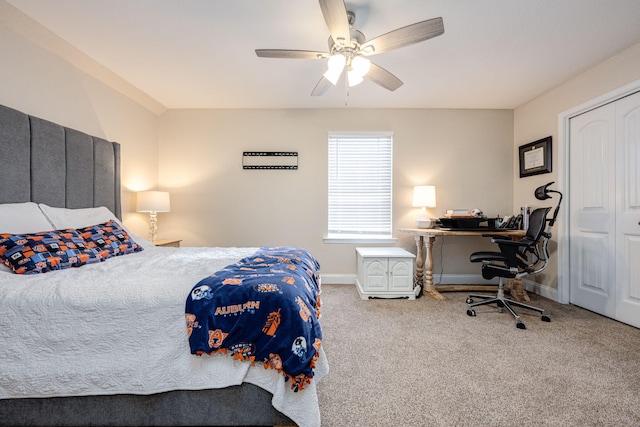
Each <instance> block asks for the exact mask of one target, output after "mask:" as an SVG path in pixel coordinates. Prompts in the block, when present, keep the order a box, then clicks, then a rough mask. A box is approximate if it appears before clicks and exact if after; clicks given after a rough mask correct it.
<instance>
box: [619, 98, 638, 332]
mask: <svg viewBox="0 0 640 427" xmlns="http://www.w3.org/2000/svg"><path fill="white" fill-rule="evenodd" d="M616 117H617V121H616V136H617V138H618V152H617V155H618V162H617V164H618V168H616V175H617V179H618V182H619V183H620V185H619V186H618V187H619V188H618V192H617V193H618V196H617V210H618V215H617V220H616V240H617V245H616V246H617V247H616V249H617V250H616V272H617V274H618V278H617V281H616V283H617V290H616V294H617V301H616V319H617V320H620V321H622V322H625V323H628V324H630V325H633V326H636V327H640V266H639V265H638V264H640V263H639V262H638V260H640V172H639V171H638V167H639V166H640V93H636V94H634V95H631V96H628V97H626V98H623V99H621V100H619V101H617V102H616Z"/></svg>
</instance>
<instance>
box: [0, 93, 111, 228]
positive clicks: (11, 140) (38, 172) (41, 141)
mask: <svg viewBox="0 0 640 427" xmlns="http://www.w3.org/2000/svg"><path fill="white" fill-rule="evenodd" d="M0 161H2V169H3V170H2V172H0V203H20V202H29V201H32V202H36V203H45V204H47V205H49V206H54V207H60V208H88V207H96V206H106V207H107V208H109V210H111V212H113V213H114V214H115V215H116V216H117V217H118V218H120V219H122V207H121V200H120V197H121V196H120V144H118V143H117V142H109V141H106V140H104V139H102V138H97V137H95V136H89V135H87V134H84V133H82V132H79V131H77V130H73V129H69V128H66V127H63V126H60V125H57V124H55V123H52V122H49V121H47V120H43V119H39V118H37V117H33V116H29V115H27V114H24V113H22V112H20V111H17V110H14V109H12V108H8V107H5V106H3V105H0Z"/></svg>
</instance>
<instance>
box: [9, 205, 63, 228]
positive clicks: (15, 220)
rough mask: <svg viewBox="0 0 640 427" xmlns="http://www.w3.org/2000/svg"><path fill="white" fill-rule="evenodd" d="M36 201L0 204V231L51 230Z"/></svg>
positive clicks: (50, 225)
mask: <svg viewBox="0 0 640 427" xmlns="http://www.w3.org/2000/svg"><path fill="white" fill-rule="evenodd" d="M54 228H55V227H54V226H53V224H52V223H51V222H50V221H48V220H47V217H46V216H44V214H43V213H42V211H41V210H40V209H39V208H38V204H37V203H33V202H25V203H7V204H4V205H0V233H11V234H26V233H38V232H40V231H49V230H53V229H54Z"/></svg>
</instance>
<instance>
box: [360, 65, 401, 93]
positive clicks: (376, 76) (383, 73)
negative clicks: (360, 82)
mask: <svg viewBox="0 0 640 427" xmlns="http://www.w3.org/2000/svg"><path fill="white" fill-rule="evenodd" d="M364 77H365V78H367V79H369V80H371V81H372V82H374V83H375V84H377V85H380V86H382V87H383V88H385V89H388V90H390V91H392V92H393V91H394V90H396V89H398V88H399V87H400V86H402V85H403V83H402V80H400V79H399V78H397V77H396V76H394V75H393V74H391V73H390V72H388V71H387V70H385V69H384V68H382V67H381V66H379V65H376V64H374V63H373V62H372V63H371V67H370V68H369V72H368V73H367V74H365V76H364Z"/></svg>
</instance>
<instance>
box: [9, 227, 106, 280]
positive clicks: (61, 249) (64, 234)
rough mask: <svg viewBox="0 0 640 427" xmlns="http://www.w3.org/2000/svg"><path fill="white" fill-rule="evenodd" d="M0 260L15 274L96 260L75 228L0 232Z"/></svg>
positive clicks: (39, 271)
mask: <svg viewBox="0 0 640 427" xmlns="http://www.w3.org/2000/svg"><path fill="white" fill-rule="evenodd" d="M0 260H1V261H2V262H3V263H4V264H5V265H6V266H8V267H9V268H11V269H12V270H13V271H14V272H15V273H18V274H37V273H45V272H47V271H51V270H63V269H66V268H71V267H80V266H81V265H84V264H87V263H91V262H99V260H98V259H96V258H95V257H94V256H93V254H92V253H91V251H89V250H88V249H87V248H86V243H85V241H84V239H83V238H82V237H80V236H79V235H78V233H76V232H75V231H74V230H54V231H45V232H41V233H34V234H0Z"/></svg>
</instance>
